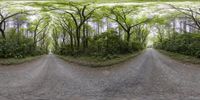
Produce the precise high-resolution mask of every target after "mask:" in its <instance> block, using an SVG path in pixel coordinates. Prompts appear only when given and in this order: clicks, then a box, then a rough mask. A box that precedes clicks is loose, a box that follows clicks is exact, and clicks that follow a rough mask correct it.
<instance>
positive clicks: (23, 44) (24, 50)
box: [0, 29, 46, 58]
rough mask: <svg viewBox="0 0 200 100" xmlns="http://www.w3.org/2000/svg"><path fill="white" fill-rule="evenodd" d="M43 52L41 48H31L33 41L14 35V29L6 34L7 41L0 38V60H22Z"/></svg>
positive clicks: (21, 35) (17, 34) (19, 34)
mask: <svg viewBox="0 0 200 100" xmlns="http://www.w3.org/2000/svg"><path fill="white" fill-rule="evenodd" d="M45 52H46V51H45V50H44V49H43V48H39V47H37V48H33V39H32V38H28V37H25V36H24V35H23V34H21V33H16V32H15V30H14V29H11V30H10V31H9V32H7V39H3V38H0V58H24V57H26V56H35V55H41V54H43V53H45Z"/></svg>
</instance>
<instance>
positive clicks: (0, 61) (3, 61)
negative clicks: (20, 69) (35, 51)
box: [0, 56, 41, 65]
mask: <svg viewBox="0 0 200 100" xmlns="http://www.w3.org/2000/svg"><path fill="white" fill-rule="evenodd" d="M40 57H41V56H31V57H26V58H20V59H16V58H8V59H3V58H0V65H14V64H21V63H24V62H29V61H32V60H35V59H38V58H40Z"/></svg>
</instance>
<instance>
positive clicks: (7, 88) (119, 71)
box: [0, 49, 200, 100]
mask: <svg viewBox="0 0 200 100" xmlns="http://www.w3.org/2000/svg"><path fill="white" fill-rule="evenodd" d="M4 66H5V65H1V67H0V80H1V81H0V100H199V99H200V97H199V95H200V65H198V64H196V65H194V64H184V63H181V62H177V61H175V60H172V59H170V58H169V57H167V56H164V55H162V54H160V53H159V52H158V51H156V50H154V49H147V50H145V51H144V52H143V53H142V54H141V55H139V56H137V57H135V58H133V59H131V60H129V61H127V62H124V63H120V64H117V65H114V66H112V67H103V68H91V67H82V66H80V65H75V64H72V63H68V62H65V61H64V60H61V59H59V58H58V57H56V56H55V55H47V56H43V57H41V58H40V59H37V60H34V61H31V62H29V63H23V64H19V65H11V66H9V67H4Z"/></svg>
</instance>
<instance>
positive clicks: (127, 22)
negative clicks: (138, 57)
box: [107, 6, 150, 43]
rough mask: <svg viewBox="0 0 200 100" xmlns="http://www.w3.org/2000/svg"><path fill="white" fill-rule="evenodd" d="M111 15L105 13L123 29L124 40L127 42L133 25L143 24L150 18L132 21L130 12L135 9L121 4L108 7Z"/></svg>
mask: <svg viewBox="0 0 200 100" xmlns="http://www.w3.org/2000/svg"><path fill="white" fill-rule="evenodd" d="M108 10H109V11H110V12H109V13H110V14H111V15H109V13H108V14H107V17H108V18H109V19H111V20H113V21H115V22H117V23H118V25H119V26H120V27H121V28H122V29H123V30H124V32H125V33H126V35H127V37H126V40H127V42H128V43H129V42H130V37H131V34H132V30H133V28H134V27H136V26H138V25H141V24H144V23H146V22H147V21H149V20H150V19H148V18H147V19H144V20H142V21H140V22H137V23H134V22H133V18H132V17H130V16H131V14H132V13H133V12H134V10H135V9H130V8H126V7H123V6H114V7H112V8H109V9H108Z"/></svg>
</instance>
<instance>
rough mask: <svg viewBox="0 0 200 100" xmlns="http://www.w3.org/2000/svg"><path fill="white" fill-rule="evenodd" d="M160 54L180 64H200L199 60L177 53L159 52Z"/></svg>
mask: <svg viewBox="0 0 200 100" xmlns="http://www.w3.org/2000/svg"><path fill="white" fill-rule="evenodd" d="M159 52H161V53H162V54H165V55H167V56H169V57H170V58H173V59H176V60H178V61H180V62H182V63H193V64H200V58H196V57H192V56H187V55H182V54H179V53H173V52H168V51H164V50H159Z"/></svg>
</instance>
